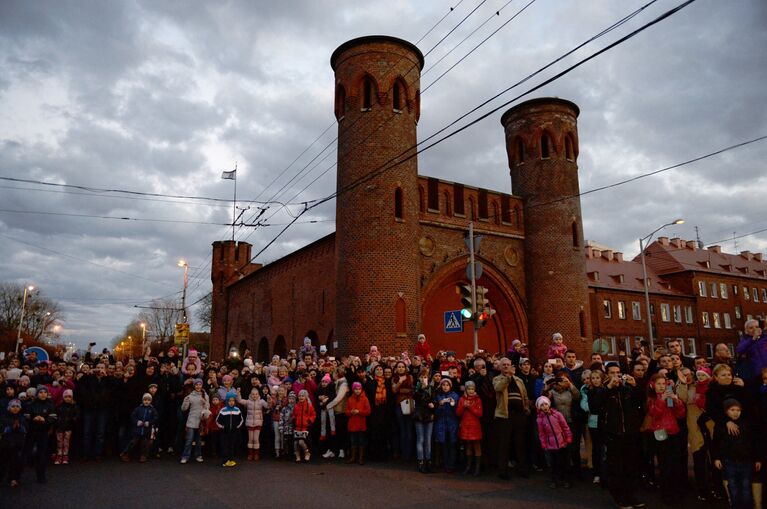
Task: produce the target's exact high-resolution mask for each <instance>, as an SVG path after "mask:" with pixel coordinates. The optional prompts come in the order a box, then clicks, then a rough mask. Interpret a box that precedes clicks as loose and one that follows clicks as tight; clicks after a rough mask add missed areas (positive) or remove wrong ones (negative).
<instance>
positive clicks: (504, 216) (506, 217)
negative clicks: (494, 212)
mask: <svg viewBox="0 0 767 509" xmlns="http://www.w3.org/2000/svg"><path fill="white" fill-rule="evenodd" d="M501 221H503V222H504V223H511V200H510V199H509V197H508V196H501Z"/></svg>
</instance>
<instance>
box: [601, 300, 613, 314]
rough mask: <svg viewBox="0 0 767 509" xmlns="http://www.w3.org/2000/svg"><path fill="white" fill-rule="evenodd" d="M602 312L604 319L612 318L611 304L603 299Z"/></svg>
mask: <svg viewBox="0 0 767 509" xmlns="http://www.w3.org/2000/svg"><path fill="white" fill-rule="evenodd" d="M602 310H603V311H604V315H605V318H612V317H613V305H612V302H611V301H609V300H607V299H605V300H603V301H602Z"/></svg>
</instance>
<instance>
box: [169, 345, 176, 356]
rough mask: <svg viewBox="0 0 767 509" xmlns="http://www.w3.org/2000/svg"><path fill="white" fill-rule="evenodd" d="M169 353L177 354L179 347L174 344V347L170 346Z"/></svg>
mask: <svg viewBox="0 0 767 509" xmlns="http://www.w3.org/2000/svg"><path fill="white" fill-rule="evenodd" d="M168 353H169V354H171V353H172V354H173V355H176V354H177V353H178V348H177V347H175V346H172V347H170V348H168Z"/></svg>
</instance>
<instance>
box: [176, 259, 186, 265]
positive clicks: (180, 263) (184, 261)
mask: <svg viewBox="0 0 767 509" xmlns="http://www.w3.org/2000/svg"><path fill="white" fill-rule="evenodd" d="M178 266H179V267H186V260H184V259H183V258H181V259H180V260H179V261H178Z"/></svg>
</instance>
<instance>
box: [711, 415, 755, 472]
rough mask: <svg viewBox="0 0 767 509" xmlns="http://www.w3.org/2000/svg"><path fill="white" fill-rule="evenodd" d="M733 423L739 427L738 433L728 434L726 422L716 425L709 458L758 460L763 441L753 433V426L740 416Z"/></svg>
mask: <svg viewBox="0 0 767 509" xmlns="http://www.w3.org/2000/svg"><path fill="white" fill-rule="evenodd" d="M728 420H729V419H728ZM735 424H737V425H738V428H740V433H739V434H738V435H730V433H729V432H728V431H727V423H726V422H725V423H724V424H722V425H719V424H717V425H716V427H715V428H714V439H713V441H712V443H711V459H712V460H720V461H726V460H729V461H739V462H753V461H759V460H760V459H761V457H762V456H763V450H764V446H763V445H762V443H763V441H762V440H760V437H758V436H757V435H756V434H755V433H754V428H753V426H752V425H751V424H750V423H749V422H748V421H744V420H743V418H740V419H738V421H737V422H736V423H735Z"/></svg>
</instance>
